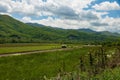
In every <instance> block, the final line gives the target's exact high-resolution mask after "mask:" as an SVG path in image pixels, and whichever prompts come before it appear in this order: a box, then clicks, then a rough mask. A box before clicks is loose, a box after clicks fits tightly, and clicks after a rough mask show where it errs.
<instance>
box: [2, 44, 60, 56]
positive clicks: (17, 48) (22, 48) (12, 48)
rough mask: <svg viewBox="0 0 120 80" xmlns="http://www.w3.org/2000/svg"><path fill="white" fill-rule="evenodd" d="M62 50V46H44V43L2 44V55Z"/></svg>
mask: <svg viewBox="0 0 120 80" xmlns="http://www.w3.org/2000/svg"><path fill="white" fill-rule="evenodd" d="M57 48H61V44H42V43H24V44H21V43H17V44H0V54H3V53H15V52H27V51H36V50H48V49H57Z"/></svg>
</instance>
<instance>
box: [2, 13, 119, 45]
mask: <svg viewBox="0 0 120 80" xmlns="http://www.w3.org/2000/svg"><path fill="white" fill-rule="evenodd" d="M111 34H112V33H111ZM111 34H110V35H108V34H107V35H106V34H102V33H99V34H98V33H97V32H95V31H92V30H89V29H78V30H73V29H60V28H53V27H49V26H44V25H39V24H35V23H27V24H25V23H22V22H20V21H18V20H16V19H14V18H12V17H10V16H8V15H0V43H4V42H91V41H105V40H110V41H113V40H116V39H117V38H118V36H114V35H111Z"/></svg>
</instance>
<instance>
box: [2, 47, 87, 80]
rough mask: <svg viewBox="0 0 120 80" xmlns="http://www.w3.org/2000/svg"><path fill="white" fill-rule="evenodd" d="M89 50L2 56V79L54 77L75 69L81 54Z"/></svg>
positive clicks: (18, 79) (34, 79)
mask: <svg viewBox="0 0 120 80" xmlns="http://www.w3.org/2000/svg"><path fill="white" fill-rule="evenodd" d="M86 51H88V48H85V49H83V48H82V49H75V50H70V51H56V52H47V53H41V54H30V55H22V56H11V57H1V58H0V80H7V79H8V80H13V79H15V80H41V79H43V76H45V75H46V76H47V77H53V76H56V75H57V73H59V72H61V71H63V70H64V71H66V72H70V71H74V70H76V69H77V68H76V66H77V65H78V64H79V57H80V55H84V54H85V53H86Z"/></svg>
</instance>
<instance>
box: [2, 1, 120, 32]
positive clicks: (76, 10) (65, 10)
mask: <svg viewBox="0 0 120 80" xmlns="http://www.w3.org/2000/svg"><path fill="white" fill-rule="evenodd" d="M92 1H95V0H47V2H43V1H42V0H0V14H9V15H11V14H14V13H15V14H20V15H22V16H23V18H22V19H20V20H21V21H22V22H25V23H26V22H31V23H40V24H44V25H47V26H53V27H59V28H65V29H78V28H90V29H93V30H96V31H104V30H108V31H113V32H115V31H120V26H119V25H120V18H111V17H105V18H103V17H101V16H102V15H107V14H109V13H108V12H96V10H119V9H120V6H119V5H118V3H117V2H112V3H110V2H108V1H106V2H102V3H100V4H96V5H94V6H93V7H92V8H95V9H96V10H84V9H83V8H87V7H88V5H90V4H91V2H92ZM43 16H47V17H48V18H45V19H44V18H42V19H39V17H43ZM33 17H37V18H38V19H37V20H35V18H33ZM53 17H55V18H53Z"/></svg>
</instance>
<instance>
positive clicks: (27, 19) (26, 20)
mask: <svg viewBox="0 0 120 80" xmlns="http://www.w3.org/2000/svg"><path fill="white" fill-rule="evenodd" d="M21 21H22V22H25V23H27V22H32V19H31V18H30V17H23V18H22V20H21Z"/></svg>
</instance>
